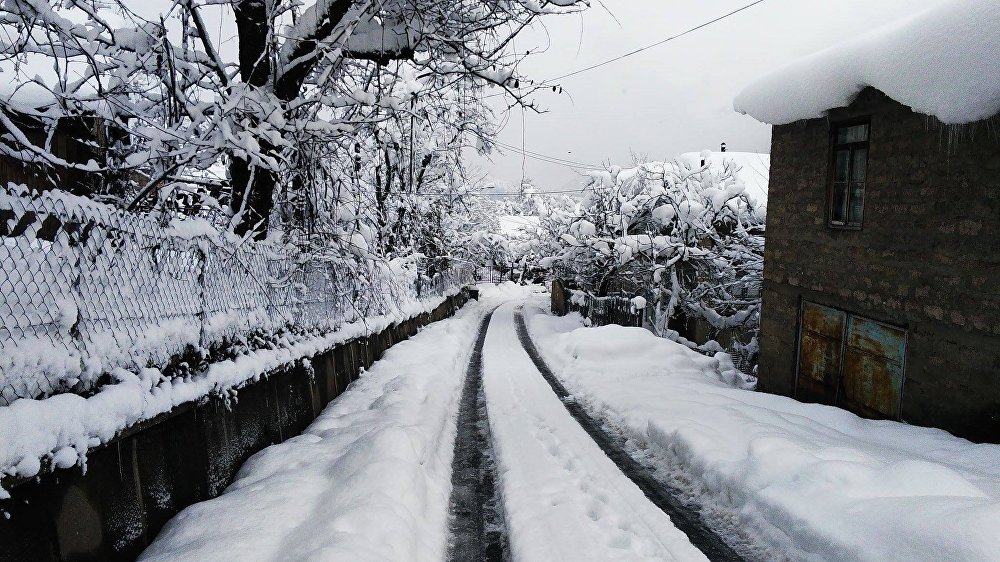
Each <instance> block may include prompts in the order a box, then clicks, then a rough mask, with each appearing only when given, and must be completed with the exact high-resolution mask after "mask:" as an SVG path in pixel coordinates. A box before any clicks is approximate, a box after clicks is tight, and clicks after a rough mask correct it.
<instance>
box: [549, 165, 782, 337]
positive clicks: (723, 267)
mask: <svg viewBox="0 0 1000 562" xmlns="http://www.w3.org/2000/svg"><path fill="white" fill-rule="evenodd" d="M711 158H713V155H711V154H709V153H706V154H704V155H703V158H702V163H701V164H700V165H697V163H696V165H692V164H691V163H690V162H689V161H685V160H676V161H673V162H649V163H644V164H640V165H638V166H636V167H635V168H632V169H627V170H623V169H620V168H617V167H612V168H611V169H609V170H606V171H595V172H591V173H590V174H589V177H590V180H589V184H588V186H587V188H588V192H587V194H586V196H585V197H583V198H582V199H580V200H572V199H569V198H564V199H562V200H555V199H553V200H549V201H547V202H544V204H540V205H539V208H540V214H541V232H540V234H539V237H540V238H542V239H543V240H540V241H539V243H538V244H536V245H535V247H534V248H533V251H535V252H539V253H541V254H543V255H545V256H546V257H544V258H543V259H542V260H541V264H542V265H543V266H546V267H549V268H551V269H553V270H554V271H555V272H556V273H557V274H559V275H560V276H562V277H565V278H566V279H567V280H568V281H571V282H573V283H575V284H576V285H577V286H578V287H579V288H581V289H583V290H585V291H588V292H590V293H592V294H594V295H596V296H606V295H611V294H620V295H623V296H627V297H630V298H633V297H636V296H638V297H642V299H643V303H642V304H643V305H644V308H646V310H647V316H648V317H649V319H650V321H651V324H652V328H653V330H654V332H656V333H657V334H659V335H664V336H665V335H670V334H671V332H670V330H669V325H668V323H669V322H670V321H671V320H672V319H675V318H677V317H678V316H679V315H683V316H685V317H688V318H697V319H702V320H704V321H705V322H707V323H708V324H709V325H710V326H711V327H712V330H713V331H714V332H716V333H718V332H722V331H730V332H733V331H739V332H740V333H742V334H745V335H746V336H747V337H746V338H745V339H746V340H747V342H746V343H751V342H752V336H753V334H754V333H755V332H756V330H757V327H758V324H759V313H760V288H761V283H762V279H763V249H764V236H763V234H764V221H765V218H764V209H763V207H762V206H760V205H759V204H757V202H756V201H755V200H754V199H753V197H751V196H750V195H748V194H747V193H746V186H745V184H744V182H743V180H742V179H740V177H739V174H738V173H737V172H738V170H737V169H736V167H734V166H730V165H721V166H713V165H712V163H711V162H710V161H709V160H710V159H711Z"/></svg>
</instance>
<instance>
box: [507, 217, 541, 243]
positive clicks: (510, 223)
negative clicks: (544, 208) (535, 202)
mask: <svg viewBox="0 0 1000 562" xmlns="http://www.w3.org/2000/svg"><path fill="white" fill-rule="evenodd" d="M540 224H541V219H539V218H538V217H537V216H532V215H504V216H502V217H500V231H501V232H502V233H503V234H504V236H507V237H508V238H516V237H520V236H526V235H531V234H534V233H535V232H536V231H537V230H538V229H539V227H540Z"/></svg>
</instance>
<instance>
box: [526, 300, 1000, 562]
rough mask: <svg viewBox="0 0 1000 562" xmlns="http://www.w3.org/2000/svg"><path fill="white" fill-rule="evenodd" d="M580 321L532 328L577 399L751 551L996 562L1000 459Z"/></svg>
mask: <svg viewBox="0 0 1000 562" xmlns="http://www.w3.org/2000/svg"><path fill="white" fill-rule="evenodd" d="M535 304H536V308H535V312H538V310H539V309H540V308H541V306H543V305H544V303H542V302H539V301H535ZM529 311H530V308H528V309H526V313H527V312H529ZM580 321H581V319H580V318H579V317H578V316H577V317H574V316H569V317H565V318H553V317H551V316H548V315H543V314H536V315H534V316H533V317H531V318H529V319H528V323H529V329H530V331H531V333H532V336H533V338H534V339H535V341H536V344H537V345H538V347H539V349H540V350H541V352H542V354H543V355H544V356H545V358H546V360H547V361H548V363H549V364H550V366H551V367H552V368H553V370H554V371H555V373H556V374H557V375H558V376H559V377H560V378H561V379H562V380H563V381H564V383H565V384H566V386H567V387H568V388H569V390H570V391H571V392H573V393H574V396H575V397H576V399H577V400H580V401H583V402H585V403H586V404H587V405H588V407H589V409H590V410H591V411H592V412H595V413H597V414H598V415H600V416H601V417H602V418H604V419H605V421H606V422H608V423H609V424H612V425H615V426H617V427H618V428H619V429H620V430H621V431H623V432H624V433H626V434H627V435H628V436H630V437H631V438H633V440H634V442H635V443H636V445H637V449H639V451H638V452H639V453H641V454H643V455H645V456H646V459H647V461H649V462H655V463H657V464H659V465H660V467H661V474H662V475H664V476H671V477H673V478H674V479H675V482H677V483H679V484H681V485H682V486H683V487H685V488H686V489H687V490H688V491H689V492H690V494H691V495H692V497H694V498H696V502H697V503H699V504H701V505H703V506H704V507H705V510H706V511H707V512H708V513H709V514H710V515H711V519H713V520H714V523H715V525H717V526H718V527H720V528H722V530H723V531H725V530H726V528H728V533H729V535H730V538H731V539H733V540H735V541H736V542H743V543H745V544H744V550H746V549H750V550H755V551H756V555H757V556H758V557H760V558H762V559H768V560H774V559H780V558H782V557H786V558H788V559H791V560H872V561H876V560H878V561H885V560H984V561H985V560H997V559H998V553H1000V446H996V445H976V444H972V443H970V442H968V441H966V440H964V439H958V438H956V437H953V436H952V435H950V434H948V433H946V432H944V431H940V430H935V429H927V428H919V427H913V426H909V425H905V424H901V423H896V422H888V421H871V420H864V419H861V418H858V417H857V416H855V415H853V414H851V413H849V412H846V411H844V410H840V409H837V408H832V407H827V406H820V405H814V404H803V403H799V402H797V401H795V400H792V399H789V398H784V397H779V396H773V395H768V394H763V393H756V392H750V391H744V390H739V389H735V388H732V387H731V386H730V385H728V384H725V383H723V382H721V381H720V380H719V377H718V375H717V374H716V372H717V370H716V366H715V364H714V360H712V359H709V358H706V357H703V356H700V355H698V354H696V353H694V352H691V351H690V350H688V349H686V348H684V347H683V346H680V345H678V344H675V343H673V342H670V341H667V340H663V339H659V338H656V337H654V336H653V335H652V334H650V333H649V332H647V331H645V330H642V329H639V328H622V327H618V326H608V327H603V328H580Z"/></svg>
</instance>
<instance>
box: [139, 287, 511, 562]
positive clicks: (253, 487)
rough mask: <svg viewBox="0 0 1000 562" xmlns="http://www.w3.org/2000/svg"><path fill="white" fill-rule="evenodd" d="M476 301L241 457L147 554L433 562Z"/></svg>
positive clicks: (496, 298) (495, 295) (484, 302)
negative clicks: (215, 491)
mask: <svg viewBox="0 0 1000 562" xmlns="http://www.w3.org/2000/svg"><path fill="white" fill-rule="evenodd" d="M481 291H482V292H481V297H480V301H479V302H478V303H475V302H473V303H470V304H468V305H466V307H464V308H463V309H462V310H461V311H459V312H458V314H457V315H456V316H455V317H454V318H452V319H449V320H444V321H441V322H437V323H435V324H433V325H431V326H429V327H427V328H425V329H424V330H422V331H421V332H420V333H419V334H417V335H416V336H414V337H413V338H411V339H409V340H407V341H405V342H401V343H399V344H397V345H396V346H393V347H392V348H391V349H389V350H388V351H387V352H386V353H385V355H384V356H383V357H382V359H380V360H379V361H377V362H376V363H375V364H374V365H373V366H372V368H371V369H370V370H369V371H368V372H366V373H364V374H363V375H362V376H361V378H360V379H359V380H357V381H356V382H354V383H353V384H352V385H351V386H350V387H349V388H348V389H347V391H346V392H345V393H344V394H342V395H341V396H340V397H338V398H337V399H336V400H334V401H333V402H331V403H330V405H329V406H327V408H326V409H325V410H324V411H323V413H322V414H321V415H320V416H319V417H318V418H317V419H316V420H315V421H314V422H313V423H312V424H311V425H310V426H309V428H308V429H306V431H305V433H304V434H303V435H300V436H298V437H293V438H291V439H289V440H287V441H285V442H284V443H281V444H278V445H273V446H271V447H268V448H266V449H264V450H263V451H261V452H259V453H257V454H256V455H254V456H253V457H251V458H250V460H248V461H247V462H246V463H245V464H244V465H243V467H242V468H241V469H240V471H239V473H238V474H237V477H236V481H235V482H234V483H233V484H232V485H230V486H229V487H228V488H227V489H226V491H225V492H224V493H223V494H222V495H221V496H219V497H217V498H215V499H212V500H209V501H205V502H201V503H198V504H195V505H192V506H190V507H188V508H187V509H185V510H184V511H182V512H181V513H179V514H178V515H177V516H176V517H174V518H173V519H172V520H171V521H170V522H169V523H167V525H166V527H164V528H163V530H162V531H161V532H160V534H159V536H158V537H157V538H156V540H155V541H154V542H153V544H152V545H150V546H149V548H147V549H146V551H145V552H144V553H143V554H142V556H141V557H140V560H144V561H157V560H163V561H168V560H169V561H175V560H199V561H211V560H307V559H308V560H352V561H353V560H419V561H423V560H426V561H435V562H437V561H440V560H442V559H443V558H444V555H445V552H446V545H447V517H448V497H449V494H450V491H451V484H450V481H451V459H452V452H453V450H452V449H453V446H454V440H455V417H456V415H457V409H458V399H459V393H460V391H461V387H462V382H463V376H464V372H465V366H466V362H467V361H468V357H469V352H470V351H471V348H472V343H473V339H474V338H475V335H476V327H477V325H478V323H479V321H480V319H481V318H482V316H483V314H484V313H485V311H486V310H489V309H491V308H492V307H494V306H496V305H497V304H498V303H499V302H500V301H501V300H505V299H509V298H511V296H512V295H520V294H523V289H520V288H517V287H512V286H505V287H501V288H499V289H495V288H491V287H487V286H483V287H481Z"/></svg>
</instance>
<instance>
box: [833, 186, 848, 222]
mask: <svg viewBox="0 0 1000 562" xmlns="http://www.w3.org/2000/svg"><path fill="white" fill-rule="evenodd" d="M846 207H847V183H846V182H836V183H834V184H833V208H832V209H830V222H834V223H836V224H844V223H846V222H847V221H846V219H847V217H846V216H845V214H846V213H845V211H846Z"/></svg>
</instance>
